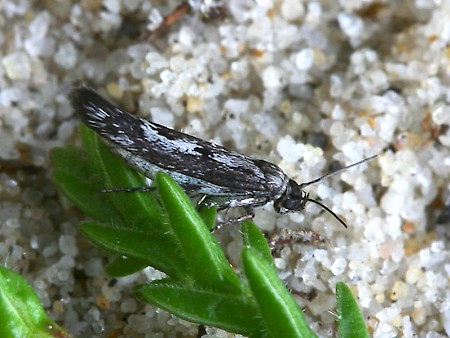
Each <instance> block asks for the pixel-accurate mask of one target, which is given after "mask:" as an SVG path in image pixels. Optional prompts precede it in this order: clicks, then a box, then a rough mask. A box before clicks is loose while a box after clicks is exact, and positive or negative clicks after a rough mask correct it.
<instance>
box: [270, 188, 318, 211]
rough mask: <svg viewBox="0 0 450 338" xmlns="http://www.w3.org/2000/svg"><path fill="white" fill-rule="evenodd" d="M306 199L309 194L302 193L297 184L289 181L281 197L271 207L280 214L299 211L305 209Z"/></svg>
mask: <svg viewBox="0 0 450 338" xmlns="http://www.w3.org/2000/svg"><path fill="white" fill-rule="evenodd" d="M308 197H309V194H307V193H306V192H304V191H303V190H302V189H301V187H300V185H298V184H297V182H295V181H294V180H289V182H288V184H287V186H286V190H285V191H284V193H283V194H282V195H281V197H280V198H279V199H277V200H276V201H275V202H274V204H273V206H274V208H275V211H276V212H278V213H280V214H285V213H288V212H295V211H300V210H302V209H304V208H305V204H306V202H307V201H308Z"/></svg>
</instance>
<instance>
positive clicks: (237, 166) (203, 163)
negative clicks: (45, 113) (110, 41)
mask: <svg viewBox="0 0 450 338" xmlns="http://www.w3.org/2000/svg"><path fill="white" fill-rule="evenodd" d="M72 104H73V106H74V108H75V110H76V111H77V113H78V115H79V116H80V118H81V120H82V121H83V122H84V123H85V124H86V125H87V126H88V127H90V128H91V129H93V130H94V131H96V132H97V133H98V134H100V135H101V136H102V137H104V138H105V139H106V140H107V141H108V143H109V144H110V145H111V147H112V150H113V151H115V152H116V153H118V154H119V155H120V156H122V157H123V158H124V159H125V160H126V161H127V162H128V163H129V164H131V165H132V166H134V167H135V168H136V169H137V170H138V171H140V172H142V173H143V174H144V175H146V176H147V177H150V178H152V177H153V175H154V174H155V173H156V172H157V171H165V172H167V173H168V174H169V175H171V176H172V177H173V178H174V179H175V180H176V181H177V182H178V183H179V184H181V185H182V186H184V188H185V189H187V190H190V191H193V192H198V193H204V194H208V195H217V196H221V195H222V196H226V195H231V194H234V195H243V196H246V195H249V196H254V195H255V196H265V195H267V196H268V197H270V196H272V195H274V194H277V193H278V192H279V190H280V189H282V187H283V185H284V184H285V182H284V181H286V175H285V174H284V173H283V172H282V171H281V169H280V168H278V167H277V166H275V165H273V164H271V163H269V162H266V161H262V160H253V159H251V158H249V157H247V156H244V155H242V154H239V153H237V152H233V151H229V150H227V149H225V148H223V147H222V146H219V145H217V144H214V143H211V142H206V141H204V140H201V139H199V138H196V137H194V136H191V135H188V134H185V133H182V132H179V131H176V130H173V129H170V128H167V127H164V126H162V125H159V124H157V123H152V122H148V121H146V120H143V119H141V118H138V117H136V116H134V115H131V114H129V113H127V112H125V111H123V110H122V109H120V108H118V107H116V106H114V105H113V104H111V103H110V102H109V101H107V100H105V99H103V98H102V97H101V96H99V95H98V94H97V93H96V92H94V91H93V90H90V89H88V88H85V87H81V88H78V89H76V90H75V91H74V92H73V93H72Z"/></svg>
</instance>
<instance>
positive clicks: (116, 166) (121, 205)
mask: <svg viewBox="0 0 450 338" xmlns="http://www.w3.org/2000/svg"><path fill="white" fill-rule="evenodd" d="M80 130H81V135H82V139H83V144H84V149H85V152H86V154H87V155H88V158H89V160H90V162H91V165H92V166H93V167H94V168H95V171H96V172H97V175H98V176H99V178H100V179H101V184H102V187H101V189H105V188H106V189H109V188H132V187H140V188H142V187H145V178H144V176H143V175H141V174H140V173H138V172H136V171H135V170H133V169H132V168H130V167H129V166H127V165H126V164H125V163H124V162H123V160H122V159H120V158H119V157H118V156H116V155H114V154H112V153H111V151H110V150H109V149H108V147H106V146H105V144H104V143H103V142H102V141H101V140H100V138H99V137H98V136H97V134H95V133H94V132H93V131H92V130H90V129H88V128H87V127H86V126H84V125H81V128H80ZM101 195H104V196H106V197H108V198H109V199H110V201H111V202H112V203H113V204H114V206H115V209H117V211H118V212H119V213H120V214H121V215H122V217H123V218H124V219H125V221H126V224H127V225H126V226H127V227H130V226H133V227H135V228H138V229H145V228H152V227H156V226H159V227H164V225H165V220H164V219H163V218H162V215H163V213H162V211H161V208H160V207H159V205H158V203H157V201H156V198H155V194H154V192H109V193H103V194H101Z"/></svg>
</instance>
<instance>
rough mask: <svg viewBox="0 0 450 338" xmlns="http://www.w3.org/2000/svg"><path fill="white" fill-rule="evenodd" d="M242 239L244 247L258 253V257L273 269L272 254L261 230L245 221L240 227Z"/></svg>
mask: <svg viewBox="0 0 450 338" xmlns="http://www.w3.org/2000/svg"><path fill="white" fill-rule="evenodd" d="M241 232H242V238H243V240H244V246H247V247H250V248H253V249H254V250H256V251H258V253H259V254H260V256H261V257H262V258H263V259H265V260H266V262H267V263H268V264H270V265H271V266H272V268H273V269H275V264H274V262H273V257H272V252H271V251H270V248H269V245H268V244H267V239H266V238H265V237H264V235H263V233H262V232H261V230H260V229H259V228H258V227H257V226H256V224H255V223H253V222H251V221H245V222H243V223H242V227H241Z"/></svg>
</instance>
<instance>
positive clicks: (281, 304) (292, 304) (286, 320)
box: [242, 248, 316, 338]
mask: <svg viewBox="0 0 450 338" xmlns="http://www.w3.org/2000/svg"><path fill="white" fill-rule="evenodd" d="M242 262H243V266H244V272H245V275H246V276H247V279H248V282H249V284H250V289H251V291H252V293H253V295H254V297H255V299H256V302H257V303H258V307H259V309H260V311H261V313H262V317H263V321H264V323H265V324H266V327H267V330H268V331H269V332H270V334H271V335H272V337H283V338H291V337H292V338H300V337H316V335H315V334H314V333H313V332H312V331H311V329H310V328H309V326H308V323H307V322H306V320H305V317H304V315H303V312H302V310H301V309H300V307H299V306H298V304H297V302H296V301H295V300H294V298H292V296H291V294H290V293H289V291H288V290H287V289H286V288H285V287H284V285H283V282H282V281H281V280H280V278H279V277H278V275H277V274H276V271H275V270H274V269H273V268H272V266H271V264H269V263H268V262H267V260H266V259H265V258H263V257H261V255H260V254H259V252H258V251H256V250H255V249H253V248H244V250H243V255H242Z"/></svg>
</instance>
